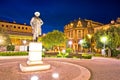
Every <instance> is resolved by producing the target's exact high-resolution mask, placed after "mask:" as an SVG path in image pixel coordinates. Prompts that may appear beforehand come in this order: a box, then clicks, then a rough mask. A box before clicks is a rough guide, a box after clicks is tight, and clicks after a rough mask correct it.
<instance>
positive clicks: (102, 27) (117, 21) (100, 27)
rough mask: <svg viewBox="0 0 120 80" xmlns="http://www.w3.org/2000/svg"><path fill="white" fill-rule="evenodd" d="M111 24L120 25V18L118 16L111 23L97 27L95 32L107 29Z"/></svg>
mask: <svg viewBox="0 0 120 80" xmlns="http://www.w3.org/2000/svg"><path fill="white" fill-rule="evenodd" d="M111 26H115V27H118V26H120V18H119V17H118V18H117V20H116V21H114V20H112V21H111V22H110V23H109V24H106V25H103V26H99V27H95V28H94V32H97V31H98V30H100V29H103V30H107V29H108V28H109V27H111Z"/></svg>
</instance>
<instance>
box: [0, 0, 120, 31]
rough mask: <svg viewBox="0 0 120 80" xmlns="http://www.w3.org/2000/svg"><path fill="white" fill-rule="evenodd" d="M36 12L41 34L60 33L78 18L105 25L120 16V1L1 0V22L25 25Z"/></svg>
mask: <svg viewBox="0 0 120 80" xmlns="http://www.w3.org/2000/svg"><path fill="white" fill-rule="evenodd" d="M36 11H39V12H40V13H41V15H40V17H41V19H42V20H43V22H44V24H43V26H42V32H43V33H47V32H50V31H52V30H60V31H63V29H64V26H65V25H66V24H68V23H70V22H71V21H73V20H75V19H78V18H81V19H90V20H93V21H97V22H101V23H104V24H107V23H109V22H110V21H111V20H116V18H117V17H120V1H119V0H0V19H1V20H6V21H16V23H20V24H23V23H27V24H28V25H30V23H29V22H30V20H31V18H32V17H33V16H34V12H36Z"/></svg>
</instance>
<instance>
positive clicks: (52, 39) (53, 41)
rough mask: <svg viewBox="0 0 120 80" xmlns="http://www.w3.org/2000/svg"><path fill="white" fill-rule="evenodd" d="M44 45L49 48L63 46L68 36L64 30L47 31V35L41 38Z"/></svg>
mask: <svg viewBox="0 0 120 80" xmlns="http://www.w3.org/2000/svg"><path fill="white" fill-rule="evenodd" d="M41 41H42V43H43V46H44V47H45V48H47V49H50V48H53V47H54V46H61V45H62V44H64V43H65V41H66V38H65V35H64V33H63V32H60V31H58V30H54V31H52V32H49V33H47V34H46V35H45V36H43V37H42V38H41Z"/></svg>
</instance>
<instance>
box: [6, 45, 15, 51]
mask: <svg viewBox="0 0 120 80" xmlns="http://www.w3.org/2000/svg"><path fill="white" fill-rule="evenodd" d="M14 49H15V46H14V45H8V46H7V51H14Z"/></svg>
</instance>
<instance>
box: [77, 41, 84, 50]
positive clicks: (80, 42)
mask: <svg viewBox="0 0 120 80" xmlns="http://www.w3.org/2000/svg"><path fill="white" fill-rule="evenodd" d="M83 42H84V40H83V39H81V40H80V41H79V42H78V44H80V45H81V52H82V43H83Z"/></svg>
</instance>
